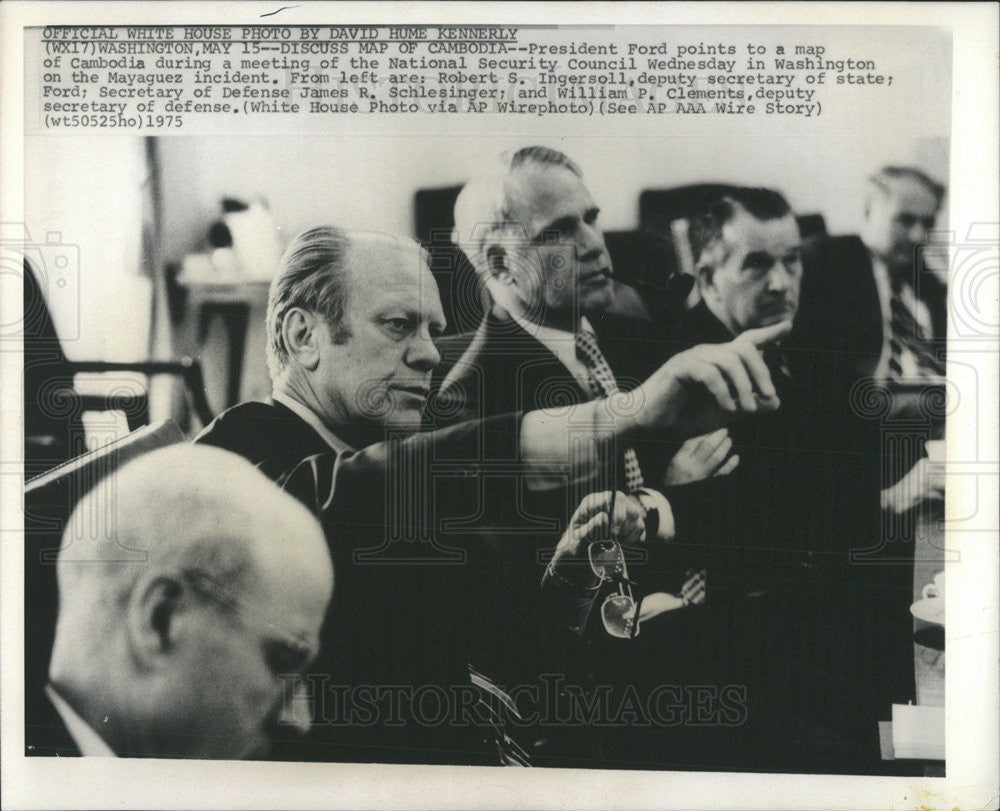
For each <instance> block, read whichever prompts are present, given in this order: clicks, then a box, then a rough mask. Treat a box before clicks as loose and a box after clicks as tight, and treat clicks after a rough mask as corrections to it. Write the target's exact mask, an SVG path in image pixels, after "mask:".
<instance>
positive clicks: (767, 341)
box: [740, 321, 792, 349]
mask: <svg viewBox="0 0 1000 811" xmlns="http://www.w3.org/2000/svg"><path fill="white" fill-rule="evenodd" d="M791 331H792V322H791V321H781V322H780V323H778V324H772V325H771V326H769V327H757V328H756V329H748V330H746V331H745V332H743V333H741V334H740V337H741V338H744V339H746V340H748V341H749V342H750V343H752V344H753V345H754V346H756V347H757V348H758V349H762V348H764V347H766V346H770V345H771V344H773V343H775V342H776V341H780V340H781V339H782V338H784V337H785V336H786V335H788V333H790V332H791Z"/></svg>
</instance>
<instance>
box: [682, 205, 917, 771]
mask: <svg viewBox="0 0 1000 811" xmlns="http://www.w3.org/2000/svg"><path fill="white" fill-rule="evenodd" d="M689 235H690V239H691V243H692V251H693V255H694V257H695V263H696V264H695V267H696V272H697V283H698V287H699V292H700V298H701V301H700V302H699V303H698V304H697V305H696V306H695V307H694V308H693V310H692V311H691V312H690V313H689V314H688V316H687V318H686V319H685V320H684V321H683V323H682V324H680V325H679V326H678V328H677V330H676V333H675V337H676V341H677V347H678V348H680V349H683V348H684V347H686V346H690V345H693V344H697V343H702V342H719V341H727V340H731V339H732V337H733V336H734V335H738V334H740V333H741V332H743V331H745V330H747V329H754V328H759V327H761V326H765V325H768V324H772V323H776V322H780V321H785V320H787V319H789V318H794V317H795V316H796V313H797V310H798V304H799V291H800V283H801V281H802V278H803V267H802V260H801V240H800V236H799V231H798V227H797V225H796V221H795V218H794V216H793V214H792V211H791V209H790V208H789V206H788V203H787V202H786V201H785V199H784V198H783V197H782V196H781V195H780V194H778V193H777V192H774V191H771V190H769V189H737V190H734V191H732V192H731V193H729V194H728V195H726V196H725V197H723V198H721V199H718V200H716V201H715V202H713V203H712V204H710V205H708V206H707V207H706V208H705V209H704V210H703V211H702V212H701V213H700V214H699V215H697V216H695V217H694V218H693V219H692V222H691V226H690V229H689ZM764 358H765V362H766V363H767V364H768V367H769V369H770V370H771V378H772V380H773V381H774V383H775V387H776V388H777V391H778V395H779V397H780V398H781V400H782V408H781V411H780V413H777V414H774V415H766V414H761V415H755V416H750V417H746V418H743V419H741V420H740V421H739V422H738V423H737V424H734V425H733V426H732V427H731V428H730V432H731V434H732V436H733V450H734V452H739V454H740V459H741V462H740V466H739V468H738V469H737V470H736V471H735V472H734V473H733V474H732V476H731V477H729V480H728V481H725V482H720V488H719V493H718V503H719V507H720V509H719V510H718V512H717V513H715V514H714V516H711V517H710V518H709V520H708V521H707V523H706V524H705V525H704V526H703V527H702V528H701V531H702V533H703V534H702V535H701V538H702V539H703V541H702V542H701V543H699V551H700V552H702V553H704V554H707V555H708V556H709V559H710V560H712V561H715V565H714V566H713V567H712V570H713V571H714V572H716V573H717V574H718V573H721V572H727V573H728V577H727V578H726V586H727V589H726V591H727V594H726V596H727V598H728V599H727V600H725V601H718V602H716V603H715V605H714V606H713V605H711V604H710V605H709V606H708V607H709V609H711V610H712V611H720V610H723V609H724V611H723V614H722V615H721V616H719V615H716V623H717V625H718V627H726V628H729V629H730V633H731V635H732V636H731V637H730V639H729V640H728V641H729V643H730V644H731V645H732V646H733V648H732V650H731V654H732V655H733V657H734V658H733V661H730V662H729V663H726V666H727V667H730V668H732V672H733V673H738V674H739V678H743V679H745V680H746V682H745V683H746V684H747V687H748V708H749V712H750V715H751V725H750V727H749V728H748V734H749V735H750V737H751V739H755V746H756V751H755V752H754V754H753V756H752V757H751V763H752V765H754V766H758V767H759V766H762V767H765V768H775V767H777V768H787V769H792V770H802V771H834V772H858V773H877V772H879V771H880V770H881V769H882V768H883V767H882V765H881V762H880V753H879V746H878V726H877V721H879V720H885V719H886V718H887V717H888V714H889V708H890V704H891V703H892V701H902V700H905V698H906V697H907V696H908V695H910V693H911V692H912V689H913V686H912V685H913V682H912V664H913V663H912V646H910V645H909V644H908V643H909V634H908V632H907V626H908V624H909V623H908V617H907V613H906V607H907V605H908V603H909V600H908V599H907V594H908V592H909V588H910V586H909V582H908V580H907V579H906V577H905V572H904V571H903V569H904V567H901V566H898V565H896V566H893V565H887V563H886V562H885V561H882V565H876V566H863V565H859V563H858V562H857V561H856V560H855V559H854V558H852V557H851V556H852V555H857V554H859V553H864V552H865V551H866V550H867V551H870V550H872V549H873V548H877V547H878V546H879V531H880V521H879V505H880V500H879V492H880V470H879V468H880V462H881V457H880V454H879V450H880V446H879V434H878V430H877V425H876V424H875V423H873V422H872V421H870V420H867V421H866V420H862V419H860V418H858V417H857V416H856V415H855V414H854V413H853V411H852V408H851V403H850V401H849V399H848V398H847V397H846V396H845V393H844V392H843V389H842V387H841V385H840V378H841V376H842V374H843V372H842V370H840V369H839V368H838V363H839V362H840V360H841V359H840V358H838V357H837V356H836V355H835V354H834V355H831V353H828V352H823V351H822V350H821V349H819V348H817V347H813V346H809V347H803V346H801V345H797V344H796V343H795V342H794V341H792V340H788V341H786V342H784V344H783V345H781V346H777V347H773V348H771V349H769V350H767V351H765V353H764ZM740 505H744V506H745V507H746V509H744V510H742V511H741V510H739V506H740ZM702 544H703V545H702ZM719 579H720V578H719V577H718V576H717V577H716V583H717V584H718V580H719ZM699 630H703V631H704V632H705V633H706V634H707V637H708V639H709V645H711V644H712V642H711V640H712V638H713V636H714V634H713V631H712V630H711V629H705V628H704V626H700V628H699ZM716 642H718V639H717V638H716Z"/></svg>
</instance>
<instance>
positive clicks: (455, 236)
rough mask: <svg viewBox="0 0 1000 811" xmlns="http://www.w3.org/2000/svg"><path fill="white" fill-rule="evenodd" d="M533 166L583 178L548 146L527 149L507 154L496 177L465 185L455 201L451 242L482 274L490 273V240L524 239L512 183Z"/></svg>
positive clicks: (565, 157)
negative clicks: (516, 217) (500, 235)
mask: <svg viewBox="0 0 1000 811" xmlns="http://www.w3.org/2000/svg"><path fill="white" fill-rule="evenodd" d="M532 166H534V167H539V168H545V167H552V166H561V167H563V168H565V169H568V170H569V171H570V172H572V173H573V174H574V175H576V176H577V177H579V178H581V179H582V178H583V172H582V171H581V170H580V167H579V166H578V165H577V164H576V163H574V162H573V161H572V160H571V159H570V158H569V157H568V156H567V155H565V154H564V153H562V152H560V151H559V150H557V149H550V148H549V147H546V146H527V147H523V148H522V149H518V150H517V151H515V152H504V153H503V154H502V155H501V156H500V161H499V164H498V166H497V167H496V171H495V173H493V174H492V175H487V176H484V177H479V178H476V179H474V180H471V181H469V182H468V183H466V184H465V187H464V188H463V189H462V191H461V193H460V194H459V195H458V199H457V200H456V201H455V229H454V231H452V242H454V243H455V244H456V245H457V246H458V247H460V248H461V249H462V250H463V251H464V252H465V255H466V256H467V257H468V258H469V261H470V262H472V264H473V266H474V267H475V268H476V270H477V271H478V272H479V273H481V274H484V273H486V272H487V269H488V263H487V261H486V256H485V249H486V247H487V244H486V243H487V239H488V238H489V237H490V236H492V235H493V234H496V233H498V232H504V233H507V234H509V235H511V236H512V237H515V238H516V237H523V236H524V225H523V224H522V223H519V222H516V221H515V220H514V200H513V195H512V191H513V184H512V182H511V179H512V177H513V175H514V173H515V172H517V171H518V170H520V169H521V168H522V167H532Z"/></svg>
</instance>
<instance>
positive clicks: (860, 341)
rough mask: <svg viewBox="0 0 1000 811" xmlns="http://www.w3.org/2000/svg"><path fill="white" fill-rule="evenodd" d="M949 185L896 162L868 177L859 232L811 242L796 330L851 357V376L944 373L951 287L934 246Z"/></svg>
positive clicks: (925, 376)
mask: <svg viewBox="0 0 1000 811" xmlns="http://www.w3.org/2000/svg"><path fill="white" fill-rule="evenodd" d="M944 194H945V188H944V186H942V185H941V184H939V183H937V182H936V181H934V180H932V179H931V178H930V177H928V176H927V175H926V174H924V173H923V172H921V171H920V170H919V169H915V168H912V167H897V166H887V167H884V168H883V169H881V170H880V171H879V172H877V173H876V174H875V175H873V176H872V177H871V178H870V179H869V181H868V189H867V193H866V197H865V210H864V221H863V225H862V229H861V235H860V237H850V236H842V237H828V238H823V239H821V240H818V241H816V242H815V243H811V244H809V245H807V246H806V253H805V263H806V267H807V268H808V272H807V274H806V276H805V278H804V279H803V285H802V305H803V306H802V311H801V314H800V317H799V320H798V322H797V323H796V331H797V332H799V333H801V334H802V335H804V336H810V337H811V339H812V340H815V341H823V343H824V344H825V345H826V346H827V347H828V348H829V349H830V350H831V351H836V352H843V353H845V355H847V356H848V357H849V358H850V364H849V366H850V372H851V373H852V374H851V379H850V381H849V382H850V383H851V384H853V383H854V382H855V381H856V380H858V379H860V378H865V377H872V378H875V379H876V380H882V381H889V382H899V381H913V380H920V379H925V380H933V379H935V378H941V377H943V375H944V349H945V339H946V326H947V325H946V317H947V286H946V280H945V277H944V272H943V270H942V269H941V267H938V266H937V265H938V264H939V263H940V261H941V259H942V258H943V257H942V256H941V255H940V254H938V253H936V252H935V251H934V250H933V246H928V245H927V239H928V236H929V234H930V232H931V230H932V229H933V228H934V223H935V222H936V220H937V216H938V213H939V211H940V209H941V204H942V201H943V199H944Z"/></svg>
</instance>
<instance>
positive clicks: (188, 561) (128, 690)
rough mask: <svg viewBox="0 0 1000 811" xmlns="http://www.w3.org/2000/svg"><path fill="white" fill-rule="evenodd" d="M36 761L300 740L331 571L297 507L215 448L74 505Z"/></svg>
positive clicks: (38, 714) (34, 727) (34, 707)
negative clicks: (306, 677) (297, 683)
mask: <svg viewBox="0 0 1000 811" xmlns="http://www.w3.org/2000/svg"><path fill="white" fill-rule="evenodd" d="M57 572H58V579H59V603H60V606H59V620H58V623H57V627H56V639H55V647H54V649H53V653H52V662H51V667H50V671H49V684H48V685H47V686H45V688H44V693H42V691H41V690H40V689H39V690H38V691H37V692H35V691H34V689H33V686H32V685H29V686H28V687H29V690H28V691H27V692H28V699H27V703H26V725H25V738H26V746H27V753H28V754H29V755H62V756H66V755H84V756H88V755H89V756H108V757H115V756H118V757H140V756H141V757H184V758H225V759H235V758H262V757H264V756H265V755H266V754H267V753H268V750H269V747H270V745H271V744H272V742H273V741H274V740H275V739H277V738H279V737H283V736H287V735H289V734H292V733H294V732H295V731H299V732H301V731H303V728H305V729H308V724H309V714H308V713H309V707H308V703H307V702H306V700H305V698H306V697H305V695H304V693H303V692H302V691H301V690H292V689H290V688H289V684H288V683H287V682H288V679H290V678H294V677H297V676H299V675H301V673H302V671H303V670H304V669H305V667H306V665H307V664H308V663H309V661H310V660H311V659H312V658H313V656H315V654H316V652H317V646H318V641H319V630H320V624H321V623H322V621H323V616H324V614H325V612H326V607H327V605H328V603H329V601H330V594H331V589H332V587H333V572H332V569H331V566H330V556H329V553H328V552H327V550H326V544H325V542H324V540H323V534H322V531H321V529H320V527H319V524H318V523H317V522H316V519H315V518H313V516H312V515H310V513H309V511H308V510H306V509H305V508H304V507H303V506H302V505H301V504H299V503H298V502H296V501H295V499H293V498H291V497H290V496H288V495H287V494H286V493H283V492H281V490H280V489H278V488H277V487H275V486H274V484H273V483H272V482H270V481H268V479H267V478H266V477H265V476H263V475H261V474H260V473H259V472H258V471H256V470H254V469H253V467H252V466H251V465H250V464H248V463H247V462H246V461H245V460H243V459H241V458H239V457H238V456H235V455H234V454H230V453H226V452H223V451H220V450H217V449H214V448H207V447H190V446H174V447H171V448H164V449H161V450H158V451H154V452H152V453H150V454H148V455H146V456H143V457H141V458H139V459H137V460H135V461H133V462H131V463H129V464H127V465H125V466H124V467H123V468H122V469H121V470H120V471H118V472H117V473H116V474H113V475H110V476H108V477H106V478H105V479H104V480H103V481H102V482H101V483H100V484H98V485H97V486H96V487H95V488H94V489H93V490H91V491H90V492H89V493H88V494H87V495H86V496H84V498H83V499H82V500H81V502H80V504H79V505H78V506H77V508H76V510H75V512H74V514H73V517H72V518H71V519H70V522H69V524H68V527H67V529H66V532H65V535H64V538H63V544H62V548H61V549H60V552H59V559H58V564H57Z"/></svg>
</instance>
